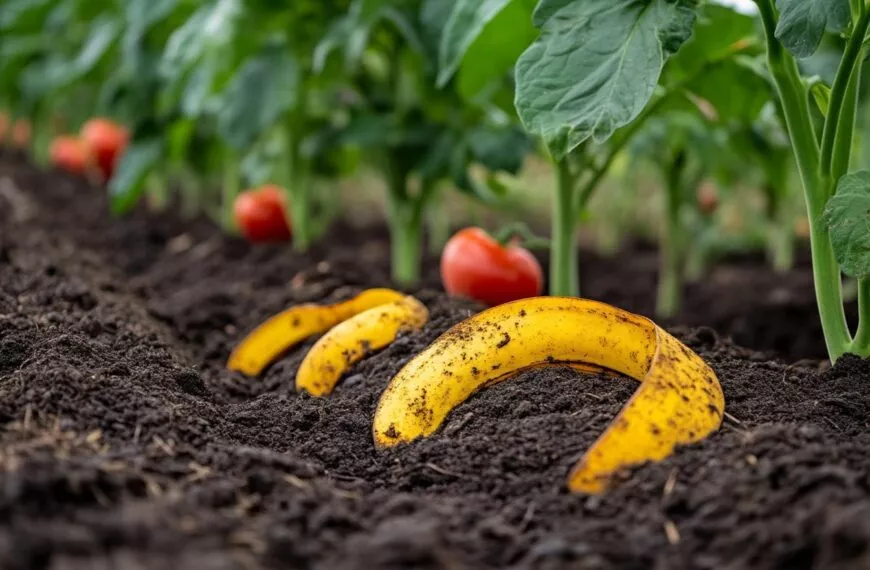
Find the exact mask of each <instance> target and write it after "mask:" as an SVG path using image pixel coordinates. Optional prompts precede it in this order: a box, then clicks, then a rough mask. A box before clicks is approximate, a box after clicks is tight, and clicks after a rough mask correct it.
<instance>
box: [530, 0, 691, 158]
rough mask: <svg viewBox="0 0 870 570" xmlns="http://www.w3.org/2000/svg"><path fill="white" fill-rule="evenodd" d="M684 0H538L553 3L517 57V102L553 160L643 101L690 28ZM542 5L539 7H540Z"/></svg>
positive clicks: (610, 127)
mask: <svg viewBox="0 0 870 570" xmlns="http://www.w3.org/2000/svg"><path fill="white" fill-rule="evenodd" d="M690 2H691V0H676V1H673V2H672V1H669V0H574V1H573V2H570V3H567V0H560V1H559V2H556V1H555V0H553V1H552V2H548V1H544V2H542V3H541V5H540V6H539V8H538V12H537V13H536V17H538V18H540V17H541V13H542V10H544V11H545V13H546V12H547V11H548V10H550V9H552V8H553V7H554V6H550V5H551V4H552V5H555V4H560V5H562V7H561V8H560V9H558V10H557V11H555V12H553V13H552V15H550V16H549V18H548V19H546V22H545V24H544V28H543V30H542V33H541V35H540V37H539V38H538V39H537V40H536V41H535V43H533V44H532V45H531V46H530V47H529V49H527V50H526V51H525V53H524V54H523V55H522V57H520V59H519V61H518V62H517V71H516V79H517V94H516V107H517V111H518V113H519V115H520V118H521V119H522V121H523V124H524V125H525V126H526V128H527V129H528V130H529V131H530V132H532V133H534V134H536V135H539V136H541V137H542V138H543V139H544V141H545V142H546V143H547V145H548V146H549V148H550V152H551V153H552V154H553V155H554V157H555V158H556V159H557V160H558V159H561V158H562V157H564V156H565V155H566V154H568V153H569V152H570V151H571V150H573V149H574V148H575V147H577V146H578V145H579V144H581V143H583V142H584V141H585V140H587V139H589V138H590V137H591V138H593V139H594V140H596V141H598V142H602V141H604V140H606V139H608V138H609V137H610V136H611V135H612V134H613V132H614V131H615V130H616V129H618V128H619V127H621V126H623V125H625V124H627V123H629V122H631V121H632V120H633V119H635V118H636V117H637V116H638V115H639V114H640V112H641V111H642V110H643V108H644V107H645V106H646V104H647V102H648V101H649V99H650V97H651V96H652V94H653V91H654V90H655V88H656V85H657V83H658V79H659V76H660V75H661V71H662V66H663V65H664V63H665V60H666V59H667V58H668V57H669V56H670V55H672V54H673V53H674V52H675V51H676V50H677V49H678V48H679V47H680V46H681V45H682V44H683V43H684V42H685V41H686V40H687V39H688V38H689V36H690V35H691V33H692V26H693V24H694V22H695V13H694V11H693V10H692V9H691V7H690V6H691V4H690ZM545 9H546V10H545Z"/></svg>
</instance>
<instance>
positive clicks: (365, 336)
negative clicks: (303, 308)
mask: <svg viewBox="0 0 870 570" xmlns="http://www.w3.org/2000/svg"><path fill="white" fill-rule="evenodd" d="M428 319H429V312H428V311H427V309H426V306H425V305H423V304H422V303H421V302H420V301H418V300H417V299H414V298H413V297H403V298H402V299H400V300H398V301H395V302H393V303H388V304H385V305H380V306H377V307H374V308H372V309H369V310H367V311H363V312H361V313H358V314H356V315H354V316H353V317H351V318H349V319H347V320H345V321H343V322H341V323H339V324H337V325H336V326H334V327H333V328H331V329H330V330H329V331H328V332H327V333H326V334H325V335H323V336H322V337H321V338H320V339H319V340H318V341H317V342H316V343H315V344H314V346H313V347H312V348H311V350H309V351H308V354H306V355H305V358H304V359H303V360H302V363H301V364H300V365H299V369H298V370H297V372H296V390H298V391H302V390H304V391H306V392H308V393H310V394H311V395H312V396H318V397H319V396H326V395H328V394H330V393H331V392H332V391H333V390H334V389H335V386H336V385H337V384H338V382H339V380H341V378H342V376H344V375H345V374H346V373H347V372H348V371H349V370H350V368H351V367H352V366H353V365H354V364H356V363H357V362H359V361H360V360H362V359H364V358H365V357H367V356H368V355H370V354H372V353H373V352H376V351H378V350H380V349H382V348H385V347H386V346H388V345H390V344H391V343H392V342H393V341H394V340H395V339H396V337H397V336H398V335H399V334H401V333H403V332H407V331H410V330H418V329H420V328H421V327H422V326H423V325H424V324H425V323H426V321H427V320H428Z"/></svg>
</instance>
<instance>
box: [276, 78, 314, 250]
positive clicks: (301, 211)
mask: <svg viewBox="0 0 870 570" xmlns="http://www.w3.org/2000/svg"><path fill="white" fill-rule="evenodd" d="M297 97H298V100H299V103H298V104H297V105H296V108H295V109H294V110H293V112H291V113H290V114H289V118H288V124H287V133H286V135H287V136H286V139H285V140H286V145H287V149H286V152H287V166H286V173H285V179H284V181H283V183H282V186H283V187H284V192H285V194H286V196H287V198H288V200H287V202H288V207H287V210H288V211H287V212H285V215H286V216H288V217H289V218H290V219H289V221H290V227H291V228H292V230H293V249H295V250H296V251H298V252H300V253H304V252H306V251H308V248H309V247H311V241H312V239H313V238H312V219H311V216H312V212H311V188H310V186H311V179H310V172H309V165H308V164H307V161H306V160H305V158H304V157H303V156H302V138H303V137H302V131H303V126H304V124H305V112H306V92H305V88H304V87H302V86H300V87H299V93H298V94H297Z"/></svg>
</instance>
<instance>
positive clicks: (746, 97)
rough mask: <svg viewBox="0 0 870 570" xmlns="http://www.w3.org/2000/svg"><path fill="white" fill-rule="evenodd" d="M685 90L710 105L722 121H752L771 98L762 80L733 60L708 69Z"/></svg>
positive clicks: (766, 84) (717, 117)
mask: <svg viewBox="0 0 870 570" xmlns="http://www.w3.org/2000/svg"><path fill="white" fill-rule="evenodd" d="M686 89H687V91H688V92H689V93H691V94H692V95H693V96H696V97H700V98H701V99H703V100H705V101H706V102H708V103H710V104H711V105H712V106H713V108H714V109H715V111H716V119H717V120H718V121H721V122H727V121H743V122H751V121H753V120H754V119H755V118H756V117H758V114H759V113H760V112H761V109H762V108H763V107H764V105H765V103H767V102H768V101H770V100H771V95H772V93H771V91H770V89H769V87H768V83H767V81H766V80H765V79H764V78H762V77H759V76H758V75H757V74H756V73H755V72H753V71H752V70H751V69H748V68H746V67H745V66H743V65H740V64H739V63H737V62H735V61H733V60H726V61H722V62H720V63H718V64H717V65H714V66H711V67H710V68H709V69H708V70H707V71H706V72H704V73H703V74H701V76H700V77H698V78H697V79H695V80H694V81H691V82H690V83H689V84H688V85H687V86H686Z"/></svg>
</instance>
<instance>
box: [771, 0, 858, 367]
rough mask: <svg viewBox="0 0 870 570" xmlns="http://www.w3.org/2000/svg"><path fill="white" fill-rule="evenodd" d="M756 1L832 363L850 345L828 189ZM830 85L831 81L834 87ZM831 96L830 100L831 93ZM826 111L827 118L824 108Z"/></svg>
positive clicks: (791, 80) (805, 117) (802, 104)
mask: <svg viewBox="0 0 870 570" xmlns="http://www.w3.org/2000/svg"><path fill="white" fill-rule="evenodd" d="M756 4H757V5H758V8H759V13H760V15H761V19H762V22H763V24H764V33H765V37H766V40H767V60H768V66H769V67H770V72H771V75H772V76H773V79H774V82H775V83H776V89H777V92H778V94H779V98H780V101H781V102H782V109H783V113H784V114H785V119H786V126H787V128H788V134H789V138H790V139H791V142H792V148H793V150H794V153H795V157H796V159H797V164H798V171H799V172H800V176H801V182H802V183H803V187H804V194H805V195H806V203H807V216H808V219H809V222H810V247H811V253H812V258H813V279H814V282H815V289H816V301H817V303H818V306H819V316H820V318H821V322H822V329H823V331H824V334H825V343H826V344H827V348H828V354H829V356H830V358H831V360H832V361H836V360H837V359H838V358H839V357H840V356H842V355H843V354H844V353H845V352H846V350H847V349H848V347H849V345H850V344H851V335H850V333H849V326H848V324H847V322H846V315H845V312H844V310H843V303H842V291H841V289H842V283H841V278H840V267H839V265H838V264H837V260H836V258H835V257H834V250H833V246H832V244H831V238H830V236H829V234H828V231H827V229H826V228H825V227H824V224H823V222H822V219H821V215H822V212H823V209H824V206H825V201H826V200H827V194H828V188H827V186H826V184H825V182H824V178H823V176H822V173H821V171H820V164H821V162H820V158H821V153H820V151H819V145H818V140H817V138H816V135H815V131H814V130H813V126H812V125H813V123H812V118H811V116H810V110H809V101H808V97H807V93H806V90H805V89H804V87H803V84H802V82H801V80H800V75H799V73H798V69H797V63H796V62H795V60H794V58H793V57H792V56H791V55H790V54H789V53H788V52H787V51H786V50H785V48H784V47H783V46H782V45H781V44H780V43H779V42H778V41H777V40H776V36H775V30H776V12H775V10H774V6H773V0H756ZM836 83H837V82H836V81H835V85H836ZM841 83H842V81H841ZM844 87H845V86H844ZM831 99H832V104H833V101H834V95H833V93H832V94H831ZM838 99H839V100H840V101H842V97H840V96H838ZM828 113H829V115H828V118H829V120H830V117H831V108H830V107H829V110H828ZM832 140H833V139H832Z"/></svg>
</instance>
